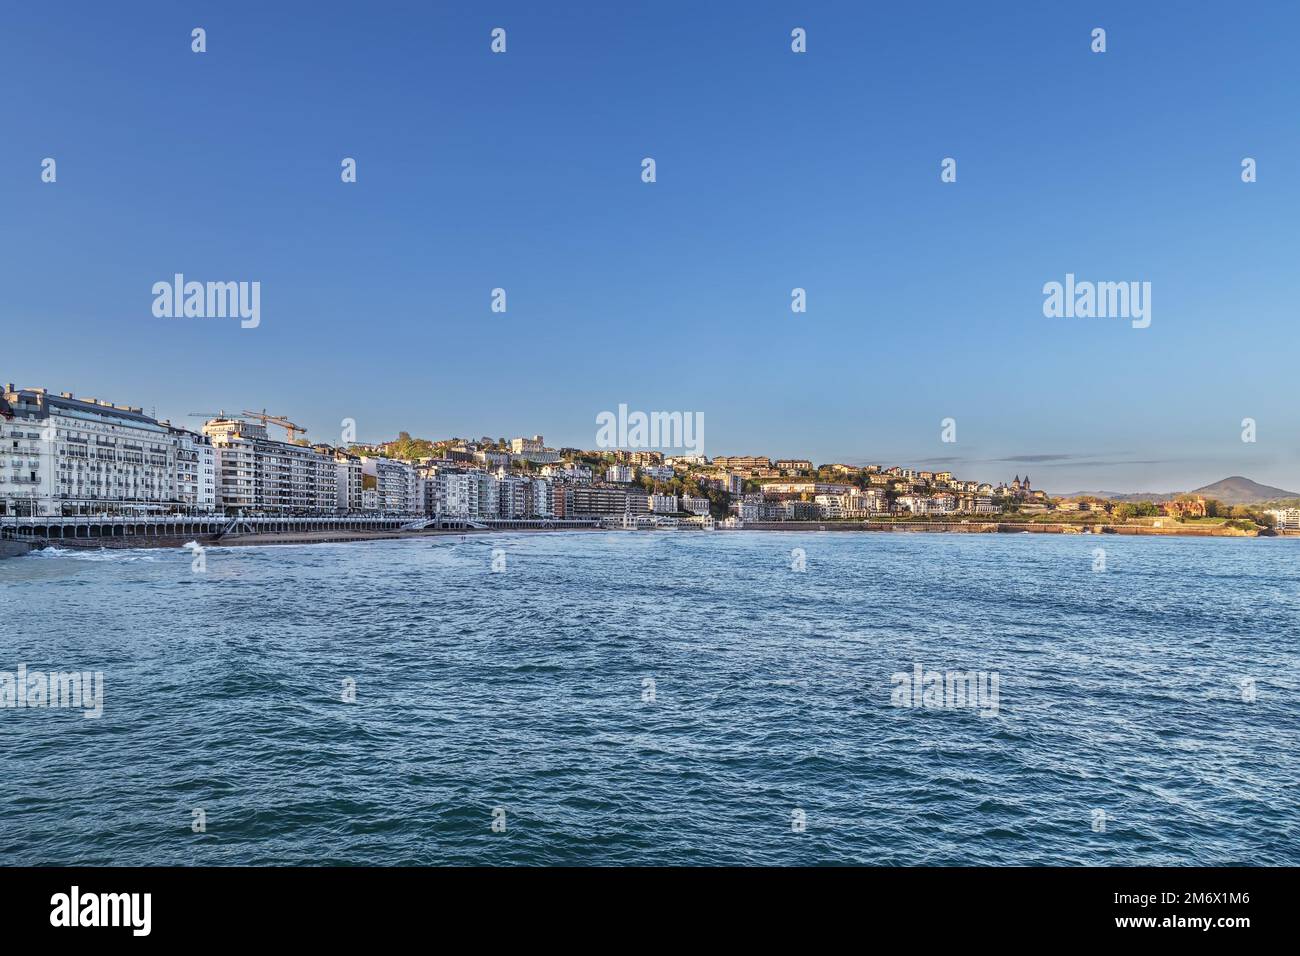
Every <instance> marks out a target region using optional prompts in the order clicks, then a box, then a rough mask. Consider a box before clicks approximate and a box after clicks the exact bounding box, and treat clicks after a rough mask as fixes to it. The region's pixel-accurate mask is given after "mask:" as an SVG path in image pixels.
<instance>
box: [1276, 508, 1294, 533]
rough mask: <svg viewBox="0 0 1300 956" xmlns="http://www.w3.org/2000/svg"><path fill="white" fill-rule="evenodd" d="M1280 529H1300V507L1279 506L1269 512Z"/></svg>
mask: <svg viewBox="0 0 1300 956" xmlns="http://www.w3.org/2000/svg"><path fill="white" fill-rule="evenodd" d="M1268 513H1269V514H1271V515H1272V516H1273V520H1274V521H1276V522H1277V524H1276V526H1275V527H1276V528H1277V530H1278V531H1300V508H1278V509H1275V510H1273V511H1270V512H1268Z"/></svg>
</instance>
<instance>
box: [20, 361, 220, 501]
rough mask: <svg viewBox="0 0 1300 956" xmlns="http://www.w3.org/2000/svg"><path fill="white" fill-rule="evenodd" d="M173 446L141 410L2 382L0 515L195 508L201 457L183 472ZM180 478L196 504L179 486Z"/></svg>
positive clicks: (168, 433)
mask: <svg viewBox="0 0 1300 956" xmlns="http://www.w3.org/2000/svg"><path fill="white" fill-rule="evenodd" d="M191 434H192V433H191ZM190 444H193V443H192V442H191V443H190ZM179 447H180V443H179V441H178V438H177V436H176V434H175V433H174V430H173V429H172V428H170V426H167V425H164V424H162V423H160V422H157V421H155V420H154V419H152V418H150V417H149V416H147V415H145V414H144V412H143V411H142V410H141V409H139V408H135V407H132V406H129V405H114V404H112V403H111V402H105V401H100V400H99V399H94V398H81V399H79V398H74V397H73V396H72V394H71V393H70V392H63V393H61V394H59V395H53V394H51V393H50V392H48V391H46V390H45V389H43V388H25V389H19V388H16V387H15V386H13V385H7V386H5V388H4V390H3V391H0V514H23V515H76V514H100V513H109V514H140V513H146V512H173V511H181V510H185V509H188V508H194V509H196V510H197V508H198V507H199V504H198V503H197V501H198V499H201V497H202V495H203V491H202V489H203V487H204V486H203V481H202V477H203V474H202V468H203V461H202V460H201V458H202V456H200V460H199V461H197V462H195V461H186V463H185V467H184V468H183V469H182V468H180V467H178V462H177V455H178V452H179ZM186 454H187V455H188V454H189V452H188V451H187V452H186ZM192 465H193V466H196V467H194V468H191V466H192ZM182 474H184V475H185V476H186V479H187V482H186V488H187V490H189V489H191V488H192V491H191V495H192V496H193V497H194V498H195V499H196V502H195V503H194V504H190V503H188V502H186V501H184V500H182V498H181V495H180V492H179V491H178V489H177V482H178V478H179V476H180V475H182ZM190 476H193V477H194V481H193V482H192V483H191V482H189V480H188V479H189V477H190Z"/></svg>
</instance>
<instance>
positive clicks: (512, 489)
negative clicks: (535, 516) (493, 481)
mask: <svg viewBox="0 0 1300 956" xmlns="http://www.w3.org/2000/svg"><path fill="white" fill-rule="evenodd" d="M532 484H533V483H532V481H531V479H529V478H526V477H523V476H521V475H499V476H498V477H497V517H501V518H527V517H528V509H529V508H530V506H531V505H532V490H533V489H532Z"/></svg>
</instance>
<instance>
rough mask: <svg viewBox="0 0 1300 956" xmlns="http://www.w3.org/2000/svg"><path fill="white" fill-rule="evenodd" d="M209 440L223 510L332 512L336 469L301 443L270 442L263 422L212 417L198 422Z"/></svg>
mask: <svg viewBox="0 0 1300 956" xmlns="http://www.w3.org/2000/svg"><path fill="white" fill-rule="evenodd" d="M203 434H205V435H206V436H208V438H210V439H211V440H212V447H213V450H214V452H215V462H216V472H217V507H218V509H219V510H222V511H225V512H227V513H231V512H240V513H258V512H267V513H271V514H309V515H323V514H333V513H334V511H335V509H336V508H337V505H338V468H337V466H336V465H335V462H334V459H333V458H327V457H326V456H324V455H322V454H320V453H319V452H317V451H315V450H314V449H312V448H308V447H306V446H305V445H294V444H291V443H289V442H282V441H275V440H274V439H272V438H270V437H268V436H267V433H266V426H265V425H263V424H260V423H254V422H246V421H243V420H241V419H236V418H213V419H211V420H210V421H208V422H207V423H206V424H205V425H204V426H203Z"/></svg>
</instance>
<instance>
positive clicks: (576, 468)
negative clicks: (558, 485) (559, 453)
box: [542, 465, 591, 481]
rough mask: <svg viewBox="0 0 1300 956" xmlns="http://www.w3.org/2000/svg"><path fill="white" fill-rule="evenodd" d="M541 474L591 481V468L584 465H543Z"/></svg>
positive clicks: (571, 479)
mask: <svg viewBox="0 0 1300 956" xmlns="http://www.w3.org/2000/svg"><path fill="white" fill-rule="evenodd" d="M542 476H543V477H545V478H561V479H564V480H565V481H591V469H590V468H588V467H587V466H586V465H543V466H542Z"/></svg>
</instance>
